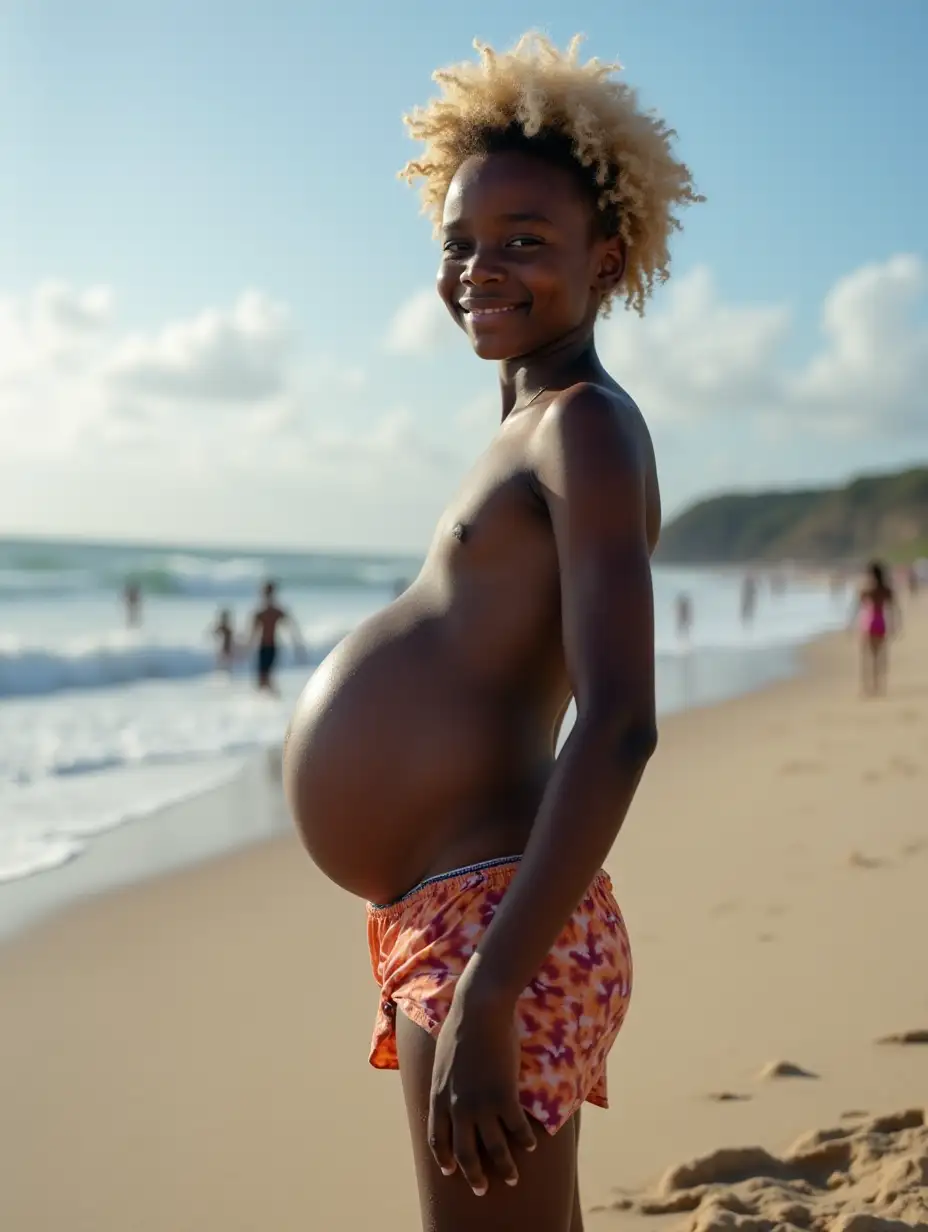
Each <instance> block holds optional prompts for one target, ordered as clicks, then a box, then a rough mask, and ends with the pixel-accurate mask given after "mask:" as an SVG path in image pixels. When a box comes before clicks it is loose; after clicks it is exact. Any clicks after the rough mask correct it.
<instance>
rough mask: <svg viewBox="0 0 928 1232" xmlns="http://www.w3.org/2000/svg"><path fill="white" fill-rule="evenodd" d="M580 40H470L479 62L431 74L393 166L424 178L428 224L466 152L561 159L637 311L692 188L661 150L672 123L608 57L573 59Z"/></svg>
mask: <svg viewBox="0 0 928 1232" xmlns="http://www.w3.org/2000/svg"><path fill="white" fill-rule="evenodd" d="M580 43H581V38H580V36H579V35H578V36H576V37H575V38H574V39H572V40H571V42H570V45H569V46H568V48H567V51H566V52H561V51H559V50H558V49H557V47H555V46H554V44H553V43H552V42H551V41H550V40H549V39H548V38H546V37H545V36H544V35H542V34H526V35H523V37H522V38H521V39H520V40H519V41H518V43H517V44H516V45H515V47H514V48H513V49H512V51H509V52H505V53H504V54H501V55H500V54H498V53H497V52H495V51H494V50H493V49H492V47H488V46H485V45H484V44H482V43H479V42H475V43H474V46H475V48H476V49H477V51H478V52H479V56H480V58H479V60H478V61H476V62H474V61H471V62H468V63H464V64H460V65H457V66H456V67H454V68H448V69H440V70H439V71H438V72H436V73H435V74H433V80H434V81H436V82H437V83H438V84H439V86H440V87H441V97H439V98H435V99H432V100H431V102H429V103H428V104H427V105H426V106H425V107H420V108H417V109H416V110H415V111H414V112H413V113H412V114H411V115H408V116H405V117H404V121H405V123H406V126H407V127H408V129H409V132H410V135H411V136H412V137H413V138H414V139H415V140H417V141H421V142H422V143H423V144H424V146H425V149H424V151H423V154H422V156H421V157H420V158H417V159H413V160H411V161H410V162H409V163H407V164H406V166H405V167H404V168H403V170H402V171H401V172H400V175H401V176H402V177H403V179H405V180H407V181H409V182H410V183H413V182H414V181H417V180H422V181H424V183H423V186H422V197H423V205H424V208H425V211H426V212H427V213H428V214H430V215H431V216H432V218H433V220H434V222H435V224H436V227H438V226H439V225H440V223H441V214H442V209H443V207H444V202H445V196H446V195H447V192H448V187H449V185H450V184H451V180H452V178H453V177H454V174H455V172H456V171H457V169H458V167H460V165H461V163H463V162H464V160H465V159H467V158H469V157H470V156H471V155H474V154H490V153H495V152H498V151H502V150H514V149H516V150H523V151H525V152H529V153H537V154H538V155H539V156H540V157H544V158H548V159H549V160H551V161H554V162H558V163H561V164H562V165H567V164H569V165H571V167H572V168H573V169H574V170H576V171H577V172H578V173H579V175H580V176H581V177H582V180H583V181H584V183H585V186H586V187H587V188H588V190H589V192H590V196H591V200H592V202H593V204H594V206H595V207H596V209H597V211H598V219H599V223H600V226H601V227H602V229H603V231H604V232H605V234H607V235H615V234H618V235H620V236H621V237H622V239H623V241H624V242H625V246H626V251H627V260H626V268H625V276H624V278H623V289H624V292H625V302H626V305H627V306H628V307H630V308H634V309H635V310H636V312H638V313H639V314H643V312H644V307H645V302H646V300H647V298H648V296H649V295H650V294H651V292H652V290H653V289H654V284H655V282H666V280H667V279H668V278H669V276H670V270H669V265H670V252H669V248H668V243H669V240H670V236H671V233H672V232H673V231H676V230H679V229H680V225H681V224H680V220H679V218H678V217H677V211H678V210H680V209H681V208H682V207H683V206H687V205H692V204H694V203H695V202H699V201H702V200H704V198H703V197H701V196H699V195H698V194H697V193H696V192H695V190H694V188H693V181H692V177H691V175H690V171H689V168H688V167H687V166H686V165H685V164H684V163H682V162H680V161H679V160H678V159H676V158H675V157H674V155H673V151H672V148H671V143H672V140H673V138H674V137H675V136H676V133H675V132H674V130H673V129H671V128H668V127H667V125H666V124H665V123H664V121H663V120H662V119H661V118H660V117H659V116H657V115H656V114H654V113H653V112H649V111H642V110H641V109H640V108H639V106H638V98H637V94H636V92H635V91H634V90H632V89H631V88H630V87H629V86H627V85H625V84H624V83H623V82H620V81H617V80H616V79H615V76H614V74H615V73H616V72H618V71H620V70H621V67H622V66H621V65H620V64H601V63H600V62H599V61H597V60H595V59H594V60H588V61H587V62H586V63H585V64H583V63H581V62H580V58H579V52H580ZM617 294H618V288H616V290H615V291H613V292H612V293H611V294H610V295H609V296H607V298H606V300H605V301H604V303H603V305H602V310H603V312H604V313H608V311H609V307H610V304H611V301H612V299H613V298H614V297H615V295H617Z"/></svg>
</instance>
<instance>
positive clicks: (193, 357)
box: [105, 291, 293, 403]
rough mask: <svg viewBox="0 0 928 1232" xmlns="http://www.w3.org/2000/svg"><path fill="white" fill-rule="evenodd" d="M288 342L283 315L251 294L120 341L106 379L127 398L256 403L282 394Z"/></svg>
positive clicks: (289, 333) (283, 311)
mask: <svg viewBox="0 0 928 1232" xmlns="http://www.w3.org/2000/svg"><path fill="white" fill-rule="evenodd" d="M292 343H293V337H292V330H291V326H290V320H289V314H288V312H287V309H286V308H285V307H284V306H283V305H282V304H278V303H276V302H275V301H274V300H272V299H269V298H268V297H267V296H266V295H262V294H261V293H260V292H257V291H247V292H245V293H244V294H242V295H241V296H240V297H239V299H238V300H237V301H236V302H235V304H233V305H232V307H231V308H228V309H224V310H218V309H211V310H209V311H206V312H202V313H200V314H199V315H198V316H196V317H194V318H192V319H191V320H188V321H178V322H175V323H172V324H170V325H167V326H165V328H164V329H162V330H161V331H160V332H158V333H157V334H153V335H145V334H140V335H135V336H132V337H129V338H127V339H125V341H124V342H122V343H121V344H120V346H119V347H118V348H117V350H116V352H115V353H114V355H113V357H112V359H111V360H110V362H109V363H108V365H107V369H106V373H105V375H106V377H107V379H108V380H109V381H111V382H112V383H113V384H114V385H116V386H117V387H118V388H120V389H123V390H126V391H128V392H130V393H136V394H141V395H146V394H150V395H154V396H155V397H168V398H183V399H190V400H204V401H210V402H233V403H235V402H255V401H261V400H263V399H265V398H271V397H273V396H274V395H276V394H280V393H281V392H283V390H284V387H285V384H286V380H287V364H288V361H289V359H290V353H291V348H292Z"/></svg>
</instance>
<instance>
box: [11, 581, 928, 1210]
mask: <svg viewBox="0 0 928 1232" xmlns="http://www.w3.org/2000/svg"><path fill="white" fill-rule="evenodd" d="M854 650H855V647H854V642H853V640H852V639H850V638H846V637H841V636H837V637H835V636H832V637H826V638H824V639H823V640H821V641H819V642H817V643H815V644H814V645H813V646H811V647H810V648H808V649H807V651H806V652H805V655H804V658H805V659H806V660H807V667H806V671H805V672H804V674H802V675H801V676H799V677H796V678H793V679H791V680H787V681H783V682H780V683H778V684H775V685H773V686H771V687H770V688H767V689H764V690H762V691H760V692H756V693H752V694H749V695H747V696H743V697H740V698H736V699H733V700H730V701H727V702H723V703H721V704H719V705H714V706H710V707H707V708H705V709H703V710H700V711H686V712H684V713H681V714H678V715H674V716H670V717H668V718H667V719H665V720H664V721H663V722H662V726H661V744H660V748H659V750H658V753H657V754H656V757H655V760H654V763H653V764H652V767H651V768H649V771H648V773H647V775H646V776H645V779H644V782H643V784H642V787H641V789H640V791H639V793H638V796H637V797H636V800H635V803H634V805H633V808H632V812H631V814H630V816H629V819H628V822H627V823H626V825H625V827H624V828H623V831H622V834H621V836H620V838H619V841H618V843H617V844H616V847H615V849H614V851H613V852H612V854H611V855H610V858H609V860H608V861H607V862H606V867H607V869H608V871H609V872H610V874H611V875H612V878H613V881H614V883H615V886H616V892H617V896H618V898H619V901H620V903H621V904H622V906H623V912H624V913H625V915H626V918H627V920H628V923H629V929H630V932H631V937H632V946H633V950H634V953H635V961H636V986H635V992H634V995H633V999H632V1007H631V1011H630V1014H629V1018H628V1020H627V1022H626V1024H625V1026H624V1027H623V1031H622V1033H621V1035H620V1037H619V1040H618V1042H617V1045H616V1047H615V1049H614V1050H613V1053H612V1057H611V1062H610V1099H611V1103H612V1111H611V1112H610V1113H601V1112H590V1113H589V1114H585V1115H584V1128H583V1141H582V1147H581V1159H582V1176H581V1180H582V1186H583V1204H584V1207H585V1208H586V1209H587V1210H588V1212H589V1213H588V1215H587V1227H588V1228H589V1229H590V1230H591V1232H599V1229H602V1230H603V1232H608V1230H609V1229H616V1228H618V1229H622V1230H623V1232H624V1230H625V1229H631V1228H632V1227H633V1226H634V1228H635V1229H636V1230H637V1232H644V1230H645V1229H647V1228H653V1227H655V1226H656V1225H658V1226H659V1227H660V1228H662V1227H663V1226H664V1224H665V1222H666V1217H663V1216H662V1217H659V1218H657V1219H655V1218H649V1219H645V1218H644V1217H643V1216H641V1215H639V1214H636V1213H635V1212H634V1211H633V1210H614V1209H609V1208H610V1207H611V1205H612V1203H614V1202H615V1201H616V1195H617V1193H619V1192H620V1191H621V1192H622V1193H623V1194H624V1193H629V1192H633V1191H636V1190H638V1189H639V1188H640V1187H641V1186H644V1185H646V1184H648V1183H649V1182H650V1181H651V1180H652V1179H653V1178H655V1177H657V1176H658V1175H659V1174H660V1173H661V1172H662V1171H663V1170H664V1169H665V1168H666V1167H668V1166H669V1165H672V1164H675V1163H676V1162H678V1161H680V1160H683V1159H686V1158H689V1157H692V1156H694V1155H697V1154H699V1153H700V1152H705V1151H707V1150H709V1149H711V1148H714V1147H719V1146H729V1145H741V1144H760V1145H761V1146H763V1147H766V1148H768V1149H777V1150H780V1149H782V1148H783V1147H784V1146H786V1145H787V1144H788V1143H789V1142H790V1140H791V1139H793V1138H795V1137H797V1136H798V1135H799V1133H800V1132H801V1131H803V1130H807V1129H817V1128H820V1127H824V1126H829V1125H838V1124H840V1123H841V1114H842V1113H843V1112H846V1111H849V1110H852V1109H862V1110H866V1111H868V1112H871V1113H879V1112H892V1111H896V1110H898V1109H900V1108H904V1107H908V1106H910V1105H911V1104H912V1103H913V1102H916V1103H917V1102H918V1094H919V1093H923V1092H926V1091H928V1049H926V1048H921V1049H919V1048H918V1047H914V1048H913V1047H890V1046H887V1047H879V1046H877V1044H876V1043H875V1041H876V1040H877V1039H878V1038H880V1037H882V1036H885V1035H888V1034H891V1033H894V1032H902V1031H906V1030H910V1029H921V1028H926V1027H928V999H926V996H925V991H924V981H923V979H922V978H921V975H920V972H921V970H922V967H923V965H924V964H923V957H924V955H923V947H924V937H925V936H926V935H928V897H926V895H925V894H924V879H925V871H926V868H928V863H926V861H928V820H926V819H925V816H924V783H925V780H926V776H928V748H926V747H925V746H926V742H925V731H926V729H928V653H926V652H928V607H926V606H924V605H922V607H921V608H920V609H919V610H910V612H909V614H908V620H907V624H906V632H905V636H904V638H903V639H902V640H901V641H900V642H899V643H898V644H897V645H896V646H895V647H894V648H893V651H894V665H893V672H894V674H893V675H892V676H891V680H890V690H891V692H890V696H889V697H888V698H886V699H879V700H875V701H873V702H866V703H864V702H861V701H860V699H859V698H858V697H857V695H856V688H857V678H856V660H855V654H854ZM267 788H268V784H267V781H266V780H264V781H263V786H262V787H261V788H259V789H258V790H263V791H264V792H265V794H266V795H267V796H268V797H270V792H269V791H268V790H267ZM0 998H2V1000H3V1004H4V1050H3V1052H2V1055H0V1089H2V1090H3V1092H4V1104H5V1111H6V1114H7V1115H6V1116H5V1124H6V1126H8V1127H9V1128H7V1129H6V1131H5V1134H4V1151H5V1157H6V1160H7V1164H8V1179H7V1180H6V1181H5V1183H4V1186H3V1187H2V1189H0V1225H2V1226H10V1227H13V1228H20V1227H22V1228H30V1229H31V1228H35V1229H36V1230H37V1232H42V1230H44V1229H48V1230H49V1232H51V1230H52V1229H54V1228H58V1227H63V1226H67V1227H69V1228H70V1229H72V1232H122V1229H124V1228H126V1227H132V1228H133V1232H163V1230H164V1229H165V1228H179V1229H186V1228H200V1227H203V1228H212V1227H222V1228H224V1229H226V1230H227V1232H253V1229H254V1228H255V1227H259V1226H269V1227H274V1228H275V1232H291V1230H292V1232H296V1230H297V1229H300V1230H301V1232H302V1229H304V1228H305V1227H306V1226H311V1227H325V1228H328V1227H340V1228H341V1227H343V1228H345V1229H347V1230H350V1229H353V1228H359V1229H360V1228H367V1227H371V1226H374V1225H376V1226H377V1227H378V1228H380V1229H383V1230H384V1232H409V1229H410V1228H412V1227H415V1226H417V1225H416V1200H415V1188H414V1182H413V1173H412V1166H411V1162H410V1158H409V1148H408V1143H407V1141H406V1131H405V1124H404V1114H403V1110H402V1096H401V1091H400V1083H399V1081H398V1079H397V1077H396V1075H392V1076H391V1075H383V1074H381V1073H378V1072H376V1071H373V1070H371V1069H370V1067H369V1066H368V1065H367V1051H368V1045H369V1040H370V1031H371V1027H372V1022H373V1015H374V1011H375V1008H376V999H377V994H376V986H375V984H374V983H373V981H372V978H371V974H370V964H369V957H368V954H367V949H366V942H365V935H364V923H363V905H362V904H360V902H359V901H358V900H354V899H351V898H350V897H349V896H347V895H345V894H344V893H343V892H342V891H340V890H338V889H337V888H336V887H334V886H332V885H331V884H330V883H329V882H327V881H326V879H325V878H324V877H323V876H322V875H321V874H320V873H319V872H318V871H317V870H316V869H315V868H314V866H313V865H312V864H311V862H310V861H309V860H308V859H307V858H306V856H305V854H304V853H303V851H302V849H301V848H300V846H299V843H298V840H297V839H296V837H295V835H293V834H290V833H285V834H283V835H281V836H280V837H275V838H271V839H270V840H269V841H263V842H258V843H257V844H256V845H254V846H252V847H250V848H248V849H245V850H240V851H237V852H232V853H229V854H227V855H224V856H222V857H220V858H218V859H215V860H210V861H208V862H206V863H205V864H201V865H198V866H196V867H191V868H184V869H182V870H179V871H177V872H175V873H172V874H170V875H167V876H162V877H156V878H154V879H150V880H148V881H145V882H143V883H140V884H135V885H132V886H129V887H126V888H124V889H121V890H116V891H114V892H112V893H108V894H106V895H102V896H100V897H98V898H94V899H88V900H86V901H84V902H81V903H80V904H77V905H75V906H73V907H71V908H68V909H66V910H65V911H63V912H60V913H58V914H57V915H55V916H54V917H50V918H47V919H45V920H43V921H41V922H40V923H38V924H37V925H36V926H35V927H32V928H30V929H28V930H27V931H26V932H24V933H22V934H21V935H19V936H17V937H16V938H14V939H12V940H11V941H9V942H8V943H7V944H5V945H3V946H0ZM63 1024H65V1025H64V1026H63ZM771 1061H788V1062H792V1063H795V1064H797V1065H799V1066H802V1067H803V1068H804V1069H806V1070H808V1071H809V1072H810V1073H813V1074H815V1075H816V1077H810V1078H808V1079H789V1078H786V1079H779V1080H778V1079H766V1078H761V1077H760V1074H761V1071H762V1070H763V1067H764V1066H766V1065H767V1063H769V1062H771ZM726 1092H727V1093H729V1094H731V1095H734V1096H736V1097H737V1098H734V1099H731V1100H720V1099H718V1098H717V1096H718V1095H720V1094H721V1093H726ZM913 1095H914V1099H913ZM913 1132H914V1131H913ZM49 1159H53V1160H54V1161H55V1176H54V1184H49V1183H48V1160H49ZM359 1176H363V1178H364V1183H363V1185H361V1184H359V1183H358V1177H359ZM140 1195H141V1199H140ZM619 1200H620V1201H624V1200H625V1199H624V1197H620V1198H619ZM595 1208H602V1209H595ZM678 1219H679V1216H677V1217H675V1219H674V1222H676V1221H677V1220H678Z"/></svg>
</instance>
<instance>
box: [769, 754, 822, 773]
mask: <svg viewBox="0 0 928 1232" xmlns="http://www.w3.org/2000/svg"><path fill="white" fill-rule="evenodd" d="M824 768H825V767H824V766H823V764H822V763H821V762H820V761H809V760H808V759H803V758H801V757H796V758H794V759H793V760H792V761H786V762H784V763H783V765H782V766H781V767H780V773H781V774H821V772H822V771H823V770H824Z"/></svg>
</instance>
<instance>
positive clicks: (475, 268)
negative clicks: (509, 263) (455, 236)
mask: <svg viewBox="0 0 928 1232" xmlns="http://www.w3.org/2000/svg"><path fill="white" fill-rule="evenodd" d="M505 279H506V270H505V269H504V268H503V266H502V265H501V264H500V262H499V261H498V260H496V259H495V258H494V256H493V253H492V251H490V250H488V249H486V248H475V249H474V251H473V254H472V255H471V258H470V260H469V261H468V262H467V264H466V265H465V266H464V270H463V272H462V274H461V282H463V283H466V284H467V285H468V286H472V287H485V286H490V285H492V284H493V283H497V282H504V281H505Z"/></svg>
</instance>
